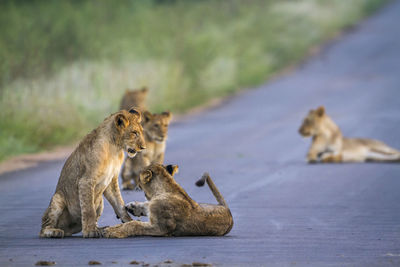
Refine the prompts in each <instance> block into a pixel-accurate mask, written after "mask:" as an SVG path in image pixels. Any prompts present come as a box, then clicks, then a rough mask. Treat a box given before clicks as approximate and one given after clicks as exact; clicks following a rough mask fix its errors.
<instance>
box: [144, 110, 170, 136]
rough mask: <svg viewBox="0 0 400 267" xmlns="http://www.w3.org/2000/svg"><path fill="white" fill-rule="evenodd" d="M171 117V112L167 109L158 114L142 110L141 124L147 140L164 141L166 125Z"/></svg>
mask: <svg viewBox="0 0 400 267" xmlns="http://www.w3.org/2000/svg"><path fill="white" fill-rule="evenodd" d="M171 119H172V114H171V113H170V112H169V111H166V112H162V113H160V114H152V113H150V112H149V111H145V112H143V120H142V125H143V129H144V131H145V134H146V136H147V138H148V139H149V141H155V142H158V143H161V142H164V141H165V140H166V139H167V136H168V126H169V123H170V122H171Z"/></svg>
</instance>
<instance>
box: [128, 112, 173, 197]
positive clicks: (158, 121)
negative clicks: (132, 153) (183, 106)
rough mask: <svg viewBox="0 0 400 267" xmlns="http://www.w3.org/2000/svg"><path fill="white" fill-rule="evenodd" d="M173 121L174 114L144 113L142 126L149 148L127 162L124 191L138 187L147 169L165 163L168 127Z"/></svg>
mask: <svg viewBox="0 0 400 267" xmlns="http://www.w3.org/2000/svg"><path fill="white" fill-rule="evenodd" d="M171 119H172V114H171V113H170V112H162V113H160V114H152V113H150V112H149V111H145V112H143V119H142V126H143V133H144V136H145V140H146V147H147V148H146V150H145V151H143V152H142V153H140V154H139V155H137V156H136V157H134V158H127V159H126V160H125V164H124V166H123V168H122V172H121V177H122V188H123V189H124V190H132V189H134V188H135V187H136V185H137V180H138V178H139V174H140V172H141V171H142V170H143V169H144V168H145V167H147V166H149V165H150V164H151V163H159V164H163V163H164V153H165V148H166V142H167V137H168V126H169V123H170V121H171ZM132 180H133V182H134V183H133V184H132ZM136 189H137V187H136Z"/></svg>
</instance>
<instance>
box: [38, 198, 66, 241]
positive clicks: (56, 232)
mask: <svg viewBox="0 0 400 267" xmlns="http://www.w3.org/2000/svg"><path fill="white" fill-rule="evenodd" d="M64 210H65V201H64V197H63V196H61V195H60V194H58V193H55V194H54V196H53V197H52V198H51V201H50V205H49V207H48V208H47V210H46V212H45V213H44V215H43V217H42V229H41V231H40V234H39V236H40V237H54V238H63V237H64V230H62V229H58V228H57V226H58V225H57V224H58V221H59V218H60V216H61V214H62V213H63V211H64Z"/></svg>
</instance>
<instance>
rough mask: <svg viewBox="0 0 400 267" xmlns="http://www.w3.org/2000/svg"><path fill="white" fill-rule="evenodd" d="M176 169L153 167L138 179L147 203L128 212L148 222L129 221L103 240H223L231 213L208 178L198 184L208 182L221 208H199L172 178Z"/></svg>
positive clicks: (134, 205)
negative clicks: (215, 238) (218, 237)
mask: <svg viewBox="0 0 400 267" xmlns="http://www.w3.org/2000/svg"><path fill="white" fill-rule="evenodd" d="M176 169H177V166H176V165H175V166H173V165H168V166H163V165H161V164H156V163H154V164H151V165H150V166H148V167H147V168H145V169H144V170H143V171H142V172H141V173H140V175H139V181H138V182H139V184H138V185H139V186H140V187H141V188H142V190H143V191H144V193H145V195H146V198H147V199H148V202H144V203H140V202H132V203H129V204H127V205H126V208H127V210H128V211H129V212H131V213H132V214H133V215H135V216H148V217H149V222H141V221H130V222H127V223H124V224H119V225H116V226H112V227H108V228H105V229H104V230H103V236H104V237H112V238H124V237H129V236H143V235H148V236H195V235H203V236H204V235H210V236H222V235H226V234H227V233H229V231H230V230H231V229H232V226H233V219H232V215H231V212H230V210H229V208H228V205H227V204H226V202H225V200H224V198H223V197H222V195H221V194H220V193H219V191H218V189H217V187H216V186H215V185H214V183H213V181H212V180H211V178H210V176H209V175H208V174H204V175H203V177H202V179H200V180H199V181H198V182H197V185H198V186H202V185H203V184H204V182H207V184H208V185H209V187H210V189H211V191H212V193H213V194H214V196H215V198H216V199H217V201H218V203H219V205H212V204H198V203H197V202H196V201H194V200H193V199H191V198H190V197H189V195H188V194H187V193H186V192H185V190H183V188H182V187H180V186H179V184H177V183H176V181H175V179H174V178H173V175H174V173H175V172H176Z"/></svg>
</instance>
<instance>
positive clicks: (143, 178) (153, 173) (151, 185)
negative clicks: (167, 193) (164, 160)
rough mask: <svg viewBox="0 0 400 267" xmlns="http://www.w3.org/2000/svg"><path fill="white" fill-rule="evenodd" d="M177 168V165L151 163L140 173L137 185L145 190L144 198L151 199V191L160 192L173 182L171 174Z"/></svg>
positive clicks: (172, 174) (174, 172)
mask: <svg viewBox="0 0 400 267" xmlns="http://www.w3.org/2000/svg"><path fill="white" fill-rule="evenodd" d="M178 170H179V167H178V165H161V164H158V163H153V164H151V165H150V166H148V167H146V168H145V169H144V170H143V171H142V172H141V173H140V175H139V183H138V186H139V187H140V188H141V189H142V190H143V191H144V192H145V194H146V198H147V199H151V197H152V195H153V193H155V192H162V191H163V190H166V189H167V188H170V186H171V185H173V184H175V180H174V178H173V176H174V175H175V174H176V173H177V172H178Z"/></svg>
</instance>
